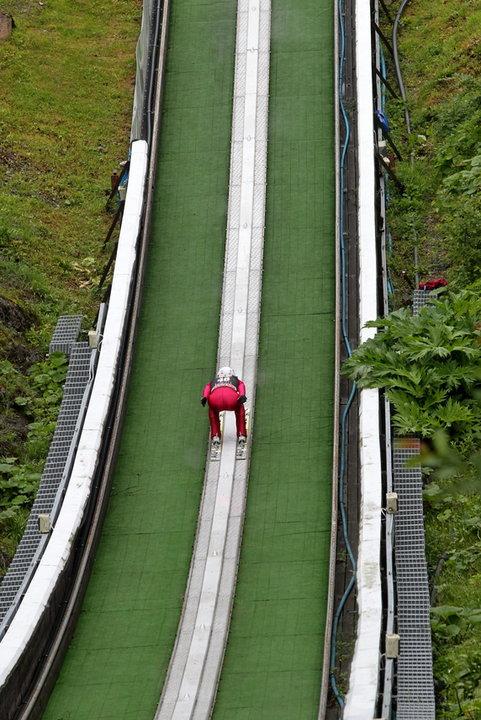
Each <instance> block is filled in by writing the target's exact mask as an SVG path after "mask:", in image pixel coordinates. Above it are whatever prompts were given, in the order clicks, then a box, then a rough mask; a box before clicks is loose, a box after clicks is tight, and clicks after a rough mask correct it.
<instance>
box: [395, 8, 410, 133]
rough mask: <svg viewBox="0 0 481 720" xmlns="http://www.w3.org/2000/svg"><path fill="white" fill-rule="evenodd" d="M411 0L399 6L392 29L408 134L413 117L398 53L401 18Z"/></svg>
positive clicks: (397, 74) (397, 75)
mask: <svg viewBox="0 0 481 720" xmlns="http://www.w3.org/2000/svg"><path fill="white" fill-rule="evenodd" d="M408 2H409V0H402V3H401V5H400V7H399V10H398V11H397V13H396V17H395V18H394V25H393V29H392V50H393V59H394V67H395V69H396V77H397V81H398V85H399V90H400V92H401V97H402V99H403V102H404V119H405V121H406V129H407V132H408V134H410V133H411V118H410V116H409V110H408V107H407V97H406V90H405V88H404V82H403V77H402V73H401V66H400V64H399V55H398V49H397V31H398V26H399V21H400V19H401V15H402V14H403V12H404V8H405V7H406V5H407V4H408Z"/></svg>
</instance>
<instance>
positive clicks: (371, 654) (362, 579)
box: [343, 0, 382, 720]
mask: <svg viewBox="0 0 481 720" xmlns="http://www.w3.org/2000/svg"><path fill="white" fill-rule="evenodd" d="M371 42H372V40H371V3H370V1H369V0H360V1H359V2H357V3H356V69H357V102H358V115H357V116H358V147H357V153H358V167H359V182H358V188H359V190H358V192H359V208H358V223H359V298H360V308H359V323H360V327H361V337H360V342H364V341H365V340H367V339H368V337H370V336H372V335H373V334H374V333H375V330H373V329H371V328H365V327H364V325H365V323H366V322H368V320H374V319H375V318H376V317H377V314H378V305H377V283H376V279H377V271H376V267H377V259H376V258H377V252H376V218H375V208H376V198H375V187H376V183H375V167H374V117H373V86H372V67H371V59H372V47H371ZM359 434H360V450H359V452H360V480H361V506H360V517H359V555H358V563H357V602H358V627H357V637H356V644H355V648H354V656H353V660H352V665H351V673H350V678H349V692H348V694H347V698H346V705H345V708H344V713H343V718H344V720H372V718H374V717H375V716H376V715H375V713H376V702H377V691H378V682H379V667H380V652H381V651H380V640H381V638H380V635H381V621H382V596H381V568H380V556H381V555H380V553H381V503H382V500H381V496H382V493H381V490H382V484H381V455H380V442H379V394H378V391H377V390H362V391H361V393H360V407H359Z"/></svg>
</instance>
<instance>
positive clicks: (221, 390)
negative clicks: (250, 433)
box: [203, 376, 247, 438]
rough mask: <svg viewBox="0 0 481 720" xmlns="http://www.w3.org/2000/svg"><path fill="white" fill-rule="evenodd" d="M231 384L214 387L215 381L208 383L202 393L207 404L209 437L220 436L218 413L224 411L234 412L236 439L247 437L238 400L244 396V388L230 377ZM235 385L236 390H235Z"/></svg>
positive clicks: (243, 411) (244, 416) (241, 383)
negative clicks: (240, 436) (241, 436)
mask: <svg viewBox="0 0 481 720" xmlns="http://www.w3.org/2000/svg"><path fill="white" fill-rule="evenodd" d="M232 380H234V382H232V384H231V383H230V382H229V383H222V384H219V385H217V386H216V379H214V380H213V381H212V382H211V383H208V384H207V385H206V386H205V388H204V392H203V397H205V398H207V402H208V403H209V420H210V436H211V437H214V435H218V436H219V438H220V436H221V432H220V418H219V413H221V412H223V411H224V410H232V411H233V412H235V419H236V425H237V437H239V435H243V436H244V437H247V431H246V413H245V409H244V404H243V403H241V402H239V398H240V397H241V396H244V399H245V393H246V388H245V385H244V383H243V382H242V380H239V379H238V378H237V377H235V376H232ZM236 385H237V389H236Z"/></svg>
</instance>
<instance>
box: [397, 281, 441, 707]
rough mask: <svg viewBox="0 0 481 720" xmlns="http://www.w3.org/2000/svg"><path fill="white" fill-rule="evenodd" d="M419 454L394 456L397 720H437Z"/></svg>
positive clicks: (413, 450)
mask: <svg viewBox="0 0 481 720" xmlns="http://www.w3.org/2000/svg"><path fill="white" fill-rule="evenodd" d="M431 300H432V296H431V293H429V292H426V291H425V290H415V291H414V293H413V314H414V315H417V314H418V313H419V311H420V310H421V308H422V307H424V306H425V305H427V304H429V302H431ZM419 451H420V441H419V439H417V438H402V439H398V441H397V442H396V444H395V447H394V450H393V485H394V490H395V492H397V494H398V497H399V512H398V513H397V514H396V515H395V516H394V532H395V549H394V558H395V567H396V593H397V630H398V633H399V636H400V638H401V640H400V652H399V658H398V661H397V714H396V720H434V717H435V701H434V682H433V656H432V643H431V624H430V605H431V603H430V597H429V585H428V573H427V565H426V554H425V542H424V515H423V482H422V474H421V469H420V467H419V466H415V467H409V461H410V460H412V458H414V457H416V455H418V454H419Z"/></svg>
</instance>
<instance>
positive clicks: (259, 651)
mask: <svg viewBox="0 0 481 720" xmlns="http://www.w3.org/2000/svg"><path fill="white" fill-rule="evenodd" d="M333 31H334V27H333V3H332V1H331V0H321V1H319V0H272V38H271V69H270V98H269V125H268V128H269V145H268V164H267V205H266V229H265V247H264V276H263V292H262V318H261V327H260V346H259V363H258V369H257V390H256V407H255V423H254V433H253V437H252V447H251V465H250V476H249V489H248V498H247V510H246V521H245V528H244V539H243V546H242V551H241V557H240V567H239V576H238V583H237V589H236V597H235V600H234V608H233V617H232V625H231V633H230V637H229V641H228V644H227V650H226V657H225V664H224V668H223V671H222V674H221V678H220V684H219V691H218V696H217V703H216V706H215V709H214V717H215V718H219V720H220V719H221V718H222V719H228V720H233V719H234V720H237V719H239V720H240V719H241V718H243V719H244V718H251V719H252V720H254V719H255V720H259V719H263V718H265V719H270V718H272V720H274V719H275V720H295V719H296V718H299V720H301V718H302V720H305V719H306V718H313V719H314V718H317V714H318V707H319V687H320V684H321V665H322V658H323V639H324V623H325V605H326V593H327V579H328V567H327V565H328V558H329V540H330V521H331V513H330V497H331V465H332V436H333V429H332V415H333V409H332V402H333V400H332V397H333V383H334V369H333V356H334V315H335V310H334V281H335V278H334V275H335V271H334V266H335V247H334V244H335V242H334V237H335V231H334V217H335V208H334V196H335V179H334V107H333V105H334V91H333V82H334V78H333V74H334V71H333V68H334V59H333ZM235 36H236V7H235V4H234V3H232V2H231V1H230V0H218V1H217V2H208V3H205V2H200V0H174V2H173V3H172V8H171V17H170V28H169V51H168V58H167V68H168V69H167V76H166V87H165V94H164V107H163V118H162V128H161V140H160V149H159V166H158V174H157V180H156V197H155V201H154V202H155V208H154V222H153V229H152V237H151V240H150V249H149V259H148V267H147V275H146V279H145V291H144V301H143V310H142V314H141V320H140V327H139V332H138V339H137V344H136V353H135V361H134V366H133V372H132V379H131V386H130V392H129V401H128V408H127V414H126V419H125V424H124V430H123V435H122V440H121V445H120V453H119V458H118V463H117V470H116V475H115V479H114V487H113V492H112V497H111V501H110V507H109V511H108V515H107V517H106V521H105V525H104V530H103V535H102V540H101V543H100V547H99V550H98V554H97V559H96V562H95V565H94V570H93V573H92V578H91V581H90V585H89V589H88V592H87V595H86V598H85V602H84V606H83V610H82V613H81V615H80V619H79V623H78V626H77V630H76V632H75V636H74V639H73V641H72V644H71V648H70V651H69V653H68V655H67V658H66V661H65V663H64V666H63V669H62V672H61V674H60V677H59V680H58V683H57V685H56V688H55V690H54V692H53V694H52V697H51V700H50V702H49V705H48V707H47V709H46V711H45V713H44V716H43V717H44V720H58V718H63V719H64V720H68V719H69V718H71V719H72V720H73V719H75V720H84V719H85V720H87V719H88V720H144V719H145V720H152V718H153V717H154V715H155V711H156V707H157V703H158V701H159V698H160V695H161V692H162V686H163V682H164V679H165V675H166V671H167V667H168V664H169V660H170V655H171V652H172V648H173V645H174V641H175V635H176V631H177V626H178V623H179V618H180V613H181V609H182V603H183V596H184V592H185V588H186V583H187V576H188V572H189V565H190V560H191V552H192V546H193V544H194V538H195V533H196V524H197V514H198V509H199V503H200V499H201V492H202V483H203V479H204V467H205V458H206V449H207V424H208V423H207V417H206V412H205V410H203V409H202V408H201V406H200V402H199V401H200V394H201V391H202V387H203V385H204V384H205V382H207V380H209V379H210V377H211V376H212V374H213V372H214V370H215V364H216V357H217V343H218V332H219V327H218V318H219V312H220V306H221V291H222V279H223V267H224V247H225V233H226V224H227V198H228V186H229V162H230V143H231V119H232V88H233V74H234V46H235ZM247 392H248V395H253V389H252V388H249V387H248V388H247Z"/></svg>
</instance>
